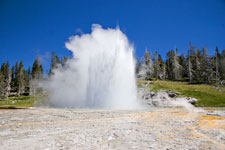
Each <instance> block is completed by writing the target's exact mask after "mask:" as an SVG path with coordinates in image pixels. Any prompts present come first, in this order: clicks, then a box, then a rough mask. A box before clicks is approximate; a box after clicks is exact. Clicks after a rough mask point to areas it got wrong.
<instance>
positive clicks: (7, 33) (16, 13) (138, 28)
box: [0, 0, 225, 69]
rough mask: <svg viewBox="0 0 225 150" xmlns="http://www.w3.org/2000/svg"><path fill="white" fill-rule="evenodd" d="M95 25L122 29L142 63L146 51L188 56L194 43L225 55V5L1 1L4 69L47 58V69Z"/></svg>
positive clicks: (210, 0) (192, 0) (180, 0)
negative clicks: (69, 42)
mask: <svg viewBox="0 0 225 150" xmlns="http://www.w3.org/2000/svg"><path fill="white" fill-rule="evenodd" d="M92 24H101V25H102V26H103V28H108V27H111V28H115V27H116V26H118V25H119V26H120V28H121V30H122V31H123V32H124V33H125V34H126V35H127V36H128V39H129V40H130V42H131V43H133V44H134V46H135V49H136V51H135V55H136V56H138V57H141V56H143V55H144V51H145V48H148V49H149V50H151V51H154V50H155V49H156V50H158V51H159V53H160V54H162V56H163V57H165V54H166V52H167V51H169V50H171V49H173V48H174V47H175V46H176V47H177V48H178V50H179V52H180V53H182V52H186V51H187V48H188V43H189V41H191V42H192V44H193V45H194V46H199V47H200V48H201V47H202V46H204V45H206V46H207V48H208V51H209V53H210V54H214V50H215V47H216V46H218V47H219V50H220V51H221V50H222V49H225V0H0V63H2V62H4V61H7V60H9V61H10V63H11V64H13V65H14V63H15V62H16V61H20V60H22V61H23V62H24V64H25V67H27V66H31V65H32V63H33V61H34V59H35V57H36V56H37V55H41V56H42V58H43V60H42V61H43V62H42V63H43V65H44V67H45V69H47V68H48V66H49V64H50V54H51V52H52V51H54V52H55V53H56V55H58V56H60V57H63V56H67V55H71V53H70V52H69V51H67V50H66V48H65V45H64V43H65V42H66V41H67V40H68V38H69V37H70V36H71V35H74V34H79V33H89V32H90V31H91V25H92Z"/></svg>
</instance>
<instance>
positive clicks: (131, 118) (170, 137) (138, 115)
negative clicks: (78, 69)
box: [0, 108, 225, 150]
mask: <svg viewBox="0 0 225 150" xmlns="http://www.w3.org/2000/svg"><path fill="white" fill-rule="evenodd" d="M214 112H215V110H211V109H210V110H207V111H200V112H196V111H194V112H188V111H187V110H186V109H184V108H148V109H145V110H132V111H128V110H127V111H125V110H123V111H119V110H116V111H115V110H75V109H49V108H32V109H15V110H0V149H2V150H8V149H19V150H20V149H21V150H24V149H29V150H31V149H37V150H39V149H46V150H47V149H82V150H83V149H94V150H95V149H123V150H124V149H140V150H143V149H156V150H159V149H162V150H163V149H165V150H166V149H171V150H172V149H180V150H184V149H188V150H191V149H192V150H194V149H202V150H206V149H212V150H216V149H217V150H224V149H225V117H222V116H217V115H216V114H217V113H216V114H215V113H214Z"/></svg>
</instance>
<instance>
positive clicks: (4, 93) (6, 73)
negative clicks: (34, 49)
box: [0, 53, 70, 101]
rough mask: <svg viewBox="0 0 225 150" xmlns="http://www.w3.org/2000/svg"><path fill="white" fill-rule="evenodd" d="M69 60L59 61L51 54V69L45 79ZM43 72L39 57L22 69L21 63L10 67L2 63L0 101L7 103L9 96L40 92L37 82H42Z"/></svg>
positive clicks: (0, 70)
mask: <svg viewBox="0 0 225 150" xmlns="http://www.w3.org/2000/svg"><path fill="white" fill-rule="evenodd" d="M68 59H70V58H68V57H64V58H63V59H62V60H60V59H59V57H58V56H56V55H55V53H52V60H51V68H50V70H49V72H48V73H47V75H46V77H49V76H51V75H52V74H53V70H54V69H56V68H58V67H62V66H64V65H65V62H66V61H67V60H68ZM43 78H44V71H43V67H42V64H41V62H40V57H37V58H36V59H35V61H34V63H33V65H32V68H30V67H28V68H27V69H24V65H23V62H22V61H21V62H19V63H18V62H16V64H15V65H12V66H10V64H9V62H6V63H2V64H1V68H0V100H2V99H5V100H6V101H8V97H9V96H21V95H33V94H35V93H38V92H41V90H42V89H40V88H39V86H38V83H39V81H41V80H43Z"/></svg>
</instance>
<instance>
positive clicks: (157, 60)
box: [154, 50, 160, 79]
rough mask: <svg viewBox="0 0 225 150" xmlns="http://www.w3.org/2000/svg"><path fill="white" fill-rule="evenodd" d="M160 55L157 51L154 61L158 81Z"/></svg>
mask: <svg viewBox="0 0 225 150" xmlns="http://www.w3.org/2000/svg"><path fill="white" fill-rule="evenodd" d="M159 71H160V68H159V55H158V52H157V51H156V50H155V60H154V73H155V78H156V79H158V77H159Z"/></svg>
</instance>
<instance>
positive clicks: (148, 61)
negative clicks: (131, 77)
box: [139, 49, 154, 80]
mask: <svg viewBox="0 0 225 150" xmlns="http://www.w3.org/2000/svg"><path fill="white" fill-rule="evenodd" d="M139 74H140V75H141V76H144V78H145V79H147V80H149V79H151V78H152V77H153V75H154V68H153V61H152V54H151V53H150V52H148V50H147V49H146V50H145V55H144V63H142V65H141V69H140V73H139Z"/></svg>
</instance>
